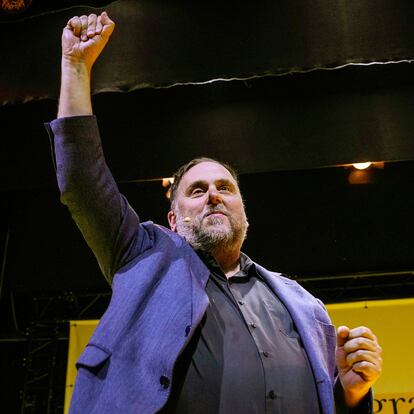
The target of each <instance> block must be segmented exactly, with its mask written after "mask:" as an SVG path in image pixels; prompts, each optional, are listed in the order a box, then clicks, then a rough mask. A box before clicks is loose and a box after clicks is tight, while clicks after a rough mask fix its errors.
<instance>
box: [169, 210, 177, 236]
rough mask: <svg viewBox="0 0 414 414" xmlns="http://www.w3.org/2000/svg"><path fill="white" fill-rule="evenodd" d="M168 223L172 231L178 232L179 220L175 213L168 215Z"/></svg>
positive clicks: (170, 212)
mask: <svg viewBox="0 0 414 414" xmlns="http://www.w3.org/2000/svg"><path fill="white" fill-rule="evenodd" d="M167 218H168V223H169V224H170V229H171V230H172V231H175V232H176V231H177V219H176V217H175V213H174V211H172V210H170V211H169V212H168V214H167Z"/></svg>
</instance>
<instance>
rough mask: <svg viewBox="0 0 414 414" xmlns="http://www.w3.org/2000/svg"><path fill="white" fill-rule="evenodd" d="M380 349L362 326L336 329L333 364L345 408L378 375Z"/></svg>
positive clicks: (364, 392)
mask: <svg viewBox="0 0 414 414" xmlns="http://www.w3.org/2000/svg"><path fill="white" fill-rule="evenodd" d="M381 353H382V349H381V347H380V346H379V344H378V341H377V337H376V336H375V335H374V334H373V333H372V332H371V330H370V329H368V328H366V327H365V326H360V327H358V328H354V329H350V328H348V327H347V326H340V327H339V328H338V330H337V346H336V364H337V367H338V372H339V379H340V381H341V384H342V388H343V389H344V393H345V401H346V403H347V405H348V407H355V406H356V405H357V404H358V403H359V402H360V401H361V400H362V398H364V396H365V395H366V394H367V393H368V391H369V389H370V388H371V386H372V385H373V384H374V382H375V381H376V380H377V379H378V378H379V376H380V375H381V370H382V358H381Z"/></svg>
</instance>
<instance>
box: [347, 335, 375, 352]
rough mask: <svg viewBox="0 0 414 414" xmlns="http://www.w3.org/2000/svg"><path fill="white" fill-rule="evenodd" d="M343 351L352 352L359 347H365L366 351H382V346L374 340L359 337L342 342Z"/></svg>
mask: <svg viewBox="0 0 414 414" xmlns="http://www.w3.org/2000/svg"><path fill="white" fill-rule="evenodd" d="M343 347H344V351H345V353H347V354H350V353H352V352H355V351H357V350H359V349H365V350H367V351H373V352H379V353H381V352H382V348H381V347H380V346H379V345H378V342H377V341H376V340H372V339H368V338H364V337H359V338H354V339H350V340H348V341H347V342H346V343H345V344H344V346H343Z"/></svg>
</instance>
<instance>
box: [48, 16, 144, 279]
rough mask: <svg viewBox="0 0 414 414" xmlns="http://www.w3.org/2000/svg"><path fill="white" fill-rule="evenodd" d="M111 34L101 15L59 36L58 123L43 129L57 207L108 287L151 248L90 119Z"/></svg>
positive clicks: (75, 22) (72, 23)
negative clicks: (95, 81) (93, 84)
mask: <svg viewBox="0 0 414 414" xmlns="http://www.w3.org/2000/svg"><path fill="white" fill-rule="evenodd" d="M113 29H114V23H113V22H112V20H111V19H110V18H109V17H108V15H107V14H106V13H105V12H103V13H102V14H101V15H100V16H96V15H94V14H91V15H89V16H81V17H73V18H72V19H70V20H69V22H68V23H67V25H66V27H65V28H64V29H63V34H62V84H61V93H60V102H59V112H58V119H55V120H54V121H52V122H51V123H50V124H47V129H48V132H49V134H50V136H51V139H52V141H53V148H54V154H55V162H56V175H57V180H58V185H59V189H60V192H61V201H62V203H63V204H65V205H66V206H67V207H68V208H69V211H70V213H71V215H72V217H73V219H74V220H75V222H76V224H77V226H78V227H79V229H80V230H81V232H82V234H83V236H84V238H85V240H86V242H87V243H88V245H89V247H90V248H91V249H92V250H93V252H94V254H95V256H96V258H97V259H98V262H99V266H100V268H101V270H102V272H103V274H104V275H105V277H106V278H107V279H108V280H109V281H110V282H111V281H112V277H113V276H114V274H115V272H116V271H117V270H119V269H120V268H121V267H123V266H124V265H125V264H127V263H128V262H129V261H130V260H131V259H133V258H135V257H137V255H139V254H140V253H141V252H143V251H144V250H146V249H148V248H149V247H151V241H150V239H151V237H149V235H148V234H147V230H145V228H144V227H143V226H141V225H140V224H139V220H138V216H137V215H136V213H135V212H134V211H133V209H132V208H131V207H130V205H129V204H128V202H127V200H126V199H125V197H123V196H122V195H121V194H120V192H119V190H118V187H117V185H116V183H115V180H114V179H113V177H112V175H111V173H110V171H109V169H108V167H107V165H106V162H105V158H104V155H103V150H102V146H101V140H100V136H99V130H98V126H97V123H96V119H95V117H94V116H92V105H91V97H90V79H91V71H92V66H93V64H94V62H95V61H96V59H97V58H98V56H99V55H100V53H101V52H102V50H103V48H104V47H105V45H106V43H107V42H108V39H109V37H110V35H111V33H112V31H113ZM115 138H116V137H115Z"/></svg>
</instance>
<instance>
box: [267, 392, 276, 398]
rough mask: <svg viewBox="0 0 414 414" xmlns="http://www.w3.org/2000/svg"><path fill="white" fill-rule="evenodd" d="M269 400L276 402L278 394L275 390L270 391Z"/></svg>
mask: <svg viewBox="0 0 414 414" xmlns="http://www.w3.org/2000/svg"><path fill="white" fill-rule="evenodd" d="M269 398H270V399H271V400H274V399H275V398H276V393H275V392H274V391H273V390H270V391H269Z"/></svg>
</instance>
